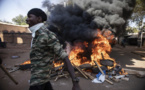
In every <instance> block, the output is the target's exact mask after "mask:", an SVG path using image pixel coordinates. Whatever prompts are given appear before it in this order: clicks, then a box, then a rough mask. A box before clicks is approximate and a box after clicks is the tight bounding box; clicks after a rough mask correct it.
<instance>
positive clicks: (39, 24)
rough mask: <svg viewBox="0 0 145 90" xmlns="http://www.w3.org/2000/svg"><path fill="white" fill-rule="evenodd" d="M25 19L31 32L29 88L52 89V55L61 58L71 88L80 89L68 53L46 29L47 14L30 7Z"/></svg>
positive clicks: (33, 89) (36, 89) (73, 89)
mask: <svg viewBox="0 0 145 90" xmlns="http://www.w3.org/2000/svg"><path fill="white" fill-rule="evenodd" d="M27 16H28V18H27V19H26V22H27V24H29V28H30V31H31V32H32V42H31V52H30V60H31V64H32V66H31V79H30V88H29V90H53V88H52V86H51V83H50V75H49V71H50V70H51V69H52V67H53V61H54V56H57V57H58V58H59V59H60V60H63V61H64V63H65V64H66V67H67V69H68V72H69V74H70V76H71V78H72V82H73V87H72V90H80V87H79V84H78V81H79V80H78V78H77V77H76V76H75V73H74V68H73V67H72V65H71V63H70V60H69V59H68V55H67V54H66V52H65V51H64V50H63V48H62V47H61V44H60V43H59V41H58V39H57V38H56V35H55V34H54V33H53V32H51V31H50V30H48V29H47V25H45V24H44V23H43V22H44V21H46V20H47V15H46V14H45V13H44V11H42V10H41V9H38V8H33V9H31V10H30V11H29V12H28V14H27Z"/></svg>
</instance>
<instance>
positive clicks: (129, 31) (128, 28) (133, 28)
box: [126, 27, 139, 34]
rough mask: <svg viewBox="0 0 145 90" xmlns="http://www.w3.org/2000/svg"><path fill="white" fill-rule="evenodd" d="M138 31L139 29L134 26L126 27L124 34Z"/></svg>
mask: <svg viewBox="0 0 145 90" xmlns="http://www.w3.org/2000/svg"><path fill="white" fill-rule="evenodd" d="M138 32H139V30H138V29H137V28H135V27H127V28H126V34H127V33H138Z"/></svg>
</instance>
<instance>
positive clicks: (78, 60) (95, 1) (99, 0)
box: [48, 0, 135, 79]
mask: <svg viewBox="0 0 145 90" xmlns="http://www.w3.org/2000/svg"><path fill="white" fill-rule="evenodd" d="M134 6H135V0H73V4H72V5H69V6H65V7H64V6H63V5H56V6H55V7H54V8H52V9H51V10H50V12H51V14H50V16H49V19H48V22H49V25H50V26H49V27H48V28H49V30H51V31H53V32H55V33H56V34H57V36H58V37H59V39H60V38H61V39H60V41H62V42H63V43H64V42H68V43H69V44H70V48H69V49H68V48H67V52H68V53H69V59H70V60H71V63H72V64H73V66H74V67H75V68H76V69H77V70H78V71H79V72H81V74H82V75H83V76H85V78H86V77H91V79H93V76H91V75H90V74H88V73H87V72H85V71H89V72H91V73H95V74H98V73H99V72H100V71H101V73H102V74H103V71H105V73H106V75H108V76H109V78H111V77H112V76H116V75H117V76H120V75H122V76H123V78H124V77H125V76H127V73H126V72H124V70H123V69H122V68H121V66H120V65H118V64H117V63H116V62H115V60H114V59H113V58H111V57H110V56H109V53H110V52H111V46H110V44H112V43H114V42H115V40H114V39H115V35H119V34H122V33H123V32H124V30H125V26H126V24H127V19H128V18H129V17H130V16H131V13H132V11H133V8H134ZM54 66H55V67H61V69H60V68H59V69H60V70H61V74H62V67H63V63H54ZM99 67H100V69H99ZM102 70H103V71H102ZM105 73H104V74H105ZM117 76H116V77H117ZM117 78H118V77H117Z"/></svg>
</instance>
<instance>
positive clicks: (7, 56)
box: [0, 44, 145, 90]
mask: <svg viewBox="0 0 145 90" xmlns="http://www.w3.org/2000/svg"><path fill="white" fill-rule="evenodd" d="M29 51H30V48H29V46H28V45H25V44H22V45H16V44H7V48H0V57H1V58H2V59H3V63H2V65H3V66H4V67H5V68H7V70H10V68H14V65H19V64H21V63H23V62H24V61H27V60H29ZM144 55H145V48H138V47H136V46H126V48H123V47H121V46H119V45H116V46H115V47H114V48H113V49H112V52H111V53H110V56H111V57H112V58H114V59H115V60H116V62H118V63H120V64H121V66H122V67H123V68H128V69H133V70H142V71H145V56H144ZM12 56H19V57H18V58H12ZM10 74H11V75H12V76H13V77H14V78H15V80H16V81H17V82H18V83H19V84H18V85H15V84H14V83H13V82H12V80H11V79H10V78H9V77H8V76H7V75H6V74H5V73H4V72H3V71H2V69H0V90H28V88H29V79H30V76H31V74H30V70H24V71H23V70H17V71H15V72H11V73H10ZM79 78H80V83H79V84H80V87H81V89H82V90H145V86H144V83H145V78H138V77H136V76H135V75H129V81H120V82H114V85H111V84H109V83H107V82H104V83H101V84H96V83H92V82H91V80H87V79H85V78H84V77H83V76H79ZM51 83H52V85H53V88H54V90H71V87H72V82H71V78H60V79H58V80H57V81H54V79H52V80H51Z"/></svg>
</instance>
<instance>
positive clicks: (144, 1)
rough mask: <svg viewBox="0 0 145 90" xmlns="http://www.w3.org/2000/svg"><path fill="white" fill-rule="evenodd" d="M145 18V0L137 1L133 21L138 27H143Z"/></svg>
mask: <svg viewBox="0 0 145 90" xmlns="http://www.w3.org/2000/svg"><path fill="white" fill-rule="evenodd" d="M144 18H145V0H136V6H135V8H134V11H133V14H132V17H131V21H133V22H136V24H137V25H138V27H140V26H142V25H143V19H144Z"/></svg>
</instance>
